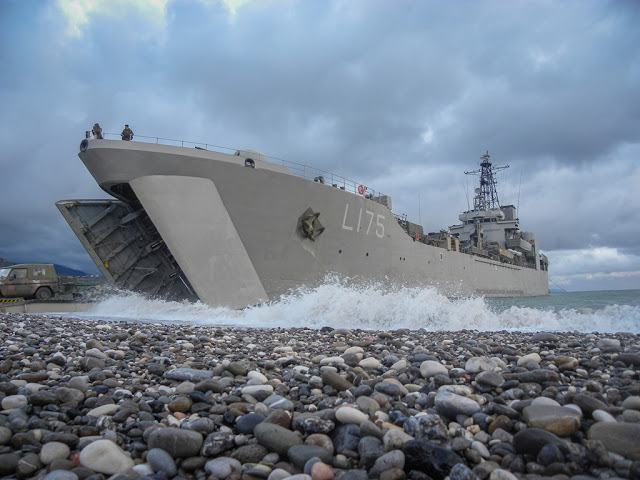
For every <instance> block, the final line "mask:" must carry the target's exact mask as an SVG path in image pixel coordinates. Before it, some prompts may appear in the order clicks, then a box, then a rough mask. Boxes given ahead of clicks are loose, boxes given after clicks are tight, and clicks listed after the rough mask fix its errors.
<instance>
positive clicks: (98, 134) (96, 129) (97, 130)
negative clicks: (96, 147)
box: [91, 123, 103, 140]
mask: <svg viewBox="0 0 640 480" xmlns="http://www.w3.org/2000/svg"><path fill="white" fill-rule="evenodd" d="M91 133H93V138H96V139H98V140H101V139H102V138H103V137H102V128H101V127H100V125H98V124H97V123H94V124H93V129H92V130H91Z"/></svg>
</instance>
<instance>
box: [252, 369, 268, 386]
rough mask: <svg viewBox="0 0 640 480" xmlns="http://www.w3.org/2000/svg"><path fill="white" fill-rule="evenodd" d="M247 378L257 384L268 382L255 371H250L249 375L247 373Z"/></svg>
mask: <svg viewBox="0 0 640 480" xmlns="http://www.w3.org/2000/svg"><path fill="white" fill-rule="evenodd" d="M247 377H248V378H249V379H250V380H255V381H256V382H259V383H267V382H268V381H269V379H268V378H267V377H265V376H264V375H263V374H262V373H260V372H258V371H257V370H252V371H250V372H249V373H247Z"/></svg>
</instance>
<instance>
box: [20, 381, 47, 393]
mask: <svg viewBox="0 0 640 480" xmlns="http://www.w3.org/2000/svg"><path fill="white" fill-rule="evenodd" d="M24 388H26V389H27V390H29V391H30V392H31V393H35V392H37V391H39V390H40V389H41V388H44V385H40V384H39V383H27V384H26V385H25V386H24Z"/></svg>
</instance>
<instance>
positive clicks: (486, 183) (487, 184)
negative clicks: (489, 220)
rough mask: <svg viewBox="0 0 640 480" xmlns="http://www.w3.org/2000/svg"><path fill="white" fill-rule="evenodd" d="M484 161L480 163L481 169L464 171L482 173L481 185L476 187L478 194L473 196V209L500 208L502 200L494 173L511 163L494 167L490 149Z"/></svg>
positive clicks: (470, 173)
mask: <svg viewBox="0 0 640 480" xmlns="http://www.w3.org/2000/svg"><path fill="white" fill-rule="evenodd" d="M480 158H481V159H482V163H480V167H481V168H480V170H473V171H471V172H464V173H465V175H480V187H479V188H476V190H475V192H476V195H475V196H474V197H473V209H474V210H490V209H493V208H500V200H499V199H498V189H497V187H496V185H497V183H496V179H495V176H494V173H496V172H498V171H500V170H504V169H506V168H509V165H505V166H504V167H494V166H493V165H492V164H491V162H490V161H489V159H490V158H491V156H490V155H489V151H488V150H487V153H485V154H484V155H483V156H482V157H480Z"/></svg>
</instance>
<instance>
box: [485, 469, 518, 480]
mask: <svg viewBox="0 0 640 480" xmlns="http://www.w3.org/2000/svg"><path fill="white" fill-rule="evenodd" d="M489 480H518V477H516V476H515V475H514V474H513V473H511V472H509V471H507V470H502V469H501V468H498V469H496V470H494V471H493V472H491V475H490V476H489Z"/></svg>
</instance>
